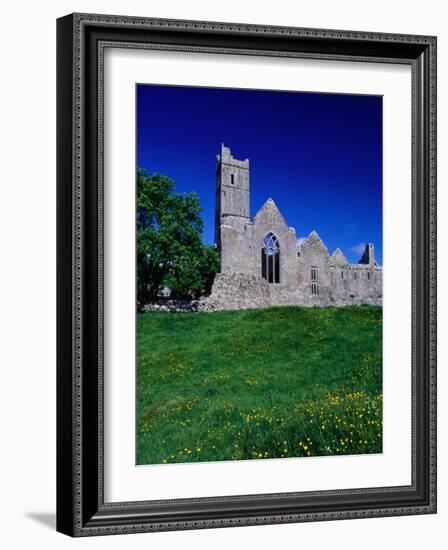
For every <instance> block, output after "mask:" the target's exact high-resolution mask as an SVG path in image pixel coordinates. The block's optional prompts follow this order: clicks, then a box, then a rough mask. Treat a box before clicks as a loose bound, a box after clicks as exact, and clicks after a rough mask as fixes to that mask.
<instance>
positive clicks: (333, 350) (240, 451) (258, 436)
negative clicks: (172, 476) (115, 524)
mask: <svg viewBox="0 0 448 550" xmlns="http://www.w3.org/2000/svg"><path fill="white" fill-rule="evenodd" d="M381 451H382V308H381V307H373V306H354V307H341V308H301V307H275V308H269V309H254V310H245V311H228V312H215V313H173V314H170V313H157V312H148V313H143V314H140V315H139V316H138V319H137V463H138V464H154V463H167V462H197V461H210V460H243V459H253V458H256V459H261V458H275V457H294V456H317V455H335V454H357V453H379V452H381Z"/></svg>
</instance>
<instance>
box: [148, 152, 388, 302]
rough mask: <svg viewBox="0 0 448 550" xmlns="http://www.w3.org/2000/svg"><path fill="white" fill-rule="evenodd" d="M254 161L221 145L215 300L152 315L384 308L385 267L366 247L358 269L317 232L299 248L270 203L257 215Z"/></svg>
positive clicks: (214, 284)
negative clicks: (252, 184) (288, 307)
mask: <svg viewBox="0 0 448 550" xmlns="http://www.w3.org/2000/svg"><path fill="white" fill-rule="evenodd" d="M249 205H250V187H249V160H248V159H246V160H238V159H236V158H234V157H233V156H232V154H231V151H230V149H229V148H228V147H225V146H224V145H221V151H220V154H219V155H217V157H216V207H215V243H216V246H217V250H218V252H219V255H220V260H221V261H220V265H221V268H220V273H217V274H216V276H215V279H214V283H213V287H212V292H211V294H210V296H207V297H203V298H201V299H199V300H193V301H191V302H189V303H188V304H187V303H167V304H165V305H163V306H160V305H158V306H157V305H155V306H154V307H151V308H150V309H154V308H155V309H158V308H162V309H169V310H171V311H191V310H202V311H204V310H205V311H212V310H225V309H245V308H257V307H269V306H274V305H300V306H344V305H354V304H357V305H361V304H371V305H381V304H382V267H381V266H379V265H378V264H377V263H376V261H375V255H374V246H373V244H372V243H368V244H366V247H365V251H364V253H363V255H362V257H361V259H360V261H359V263H357V264H351V263H349V262H348V261H347V259H346V258H345V256H344V254H343V253H342V252H341V250H340V249H339V248H337V249H336V250H335V251H334V252H333V253H332V254H331V255H330V254H329V252H328V250H327V248H326V246H325V244H324V243H323V242H322V240H321V239H320V237H319V235H318V234H317V233H316V231H312V232H311V233H310V234H309V235H308V237H307V238H306V239H305V240H304V241H303V242H300V243H299V241H298V239H297V236H296V231H295V229H294V228H292V227H288V225H287V223H286V221H285V219H284V218H283V216H282V214H281V213H280V211H279V209H278V208H277V206H276V204H275V202H274V201H273V200H272V199H271V198H268V199H267V200H266V202H265V203H264V205H263V206H262V207H261V208H260V210H259V211H258V212H257V214H256V215H255V216H254V217H253V218H252V217H251V215H250V207H249Z"/></svg>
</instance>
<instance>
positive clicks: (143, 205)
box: [57, 14, 436, 536]
mask: <svg viewBox="0 0 448 550" xmlns="http://www.w3.org/2000/svg"><path fill="white" fill-rule="evenodd" d="M57 31H58V38H57V40H58V63H57V68H58V106H57V109H58V111H57V114H58V167H57V176H58V446H57V449H58V460H57V463H58V472H57V475H58V492H57V500H58V502H57V529H58V530H59V531H61V532H63V533H66V534H68V535H71V536H89V535H103V534H114V533H133V532H146V531H160V530H170V529H195V528H210V527H225V526H236V525H255V524H264V523H282V522H300V521H313V520H330V519H339V518H341V519H347V518H367V517H378V516H391V515H403V514H424V513H434V512H435V511H436V436H435V426H436V411H435V407H436V372H435V369H436V364H435V363H436V317H435V314H436V272H435V269H436V234H435V232H436V223H435V222H436V204H435V201H436V191H435V189H436V38H435V37H427V36H407V35H399V34H397V35H390V34H376V33H367V32H350V31H335V30H316V29H303V28H290V27H269V26H267V27H260V26H255V25H242V24H230V23H214V22H200V21H177V20H161V19H147V18H137V17H123V16H108V15H104V16H103V15H91V14H74V15H70V16H67V17H64V18H61V19H59V20H58V26H57Z"/></svg>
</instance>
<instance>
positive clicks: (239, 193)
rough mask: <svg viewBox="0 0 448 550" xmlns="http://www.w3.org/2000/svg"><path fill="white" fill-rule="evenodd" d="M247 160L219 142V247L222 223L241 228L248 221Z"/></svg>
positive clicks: (217, 172) (217, 194) (217, 192)
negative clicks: (235, 156)
mask: <svg viewBox="0 0 448 550" xmlns="http://www.w3.org/2000/svg"><path fill="white" fill-rule="evenodd" d="M249 201H250V195H249V160H248V159H246V160H237V159H235V158H233V156H232V153H231V151H230V148H229V147H225V146H224V144H221V151H220V154H219V155H217V156H216V209H215V242H216V245H217V247H218V250H219V251H220V252H221V250H222V226H226V227H231V228H234V229H237V230H238V229H242V228H243V226H244V224H246V223H247V222H249V221H250V210H249Z"/></svg>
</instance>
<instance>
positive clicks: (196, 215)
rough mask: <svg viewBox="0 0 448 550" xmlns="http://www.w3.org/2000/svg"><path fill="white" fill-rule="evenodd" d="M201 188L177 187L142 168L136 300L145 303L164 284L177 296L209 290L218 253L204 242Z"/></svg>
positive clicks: (158, 291) (138, 209)
mask: <svg viewBox="0 0 448 550" xmlns="http://www.w3.org/2000/svg"><path fill="white" fill-rule="evenodd" d="M201 211H202V210H201V208H200V205H199V199H198V196H197V194H196V193H183V194H179V193H175V185H174V181H173V180H172V179H170V178H168V177H166V176H162V175H160V174H153V175H151V176H150V175H148V173H147V172H146V171H144V170H141V169H138V170H137V302H138V305H139V306H140V307H141V306H143V305H144V304H146V303H148V302H149V301H151V300H153V299H155V298H156V297H157V296H159V295H160V292H161V291H162V289H163V288H169V289H170V290H171V297H173V298H193V297H198V296H199V295H200V294H201V293H204V292H209V291H210V289H211V285H212V282H213V277H214V275H215V273H216V272H217V270H218V261H219V260H218V254H217V252H216V251H215V250H214V249H213V248H212V247H210V246H207V245H205V244H204V243H203V242H202V239H201V234H202V229H203V221H202V218H201V216H200V213H201Z"/></svg>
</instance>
